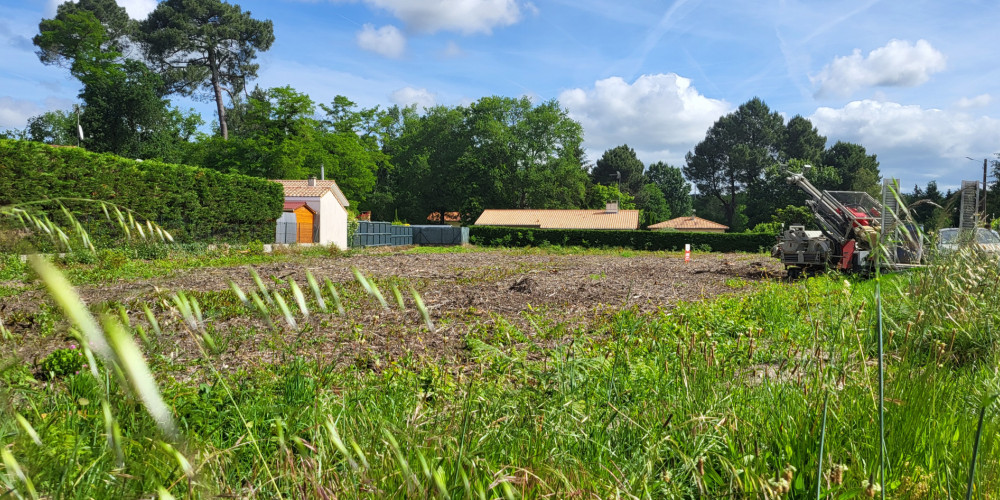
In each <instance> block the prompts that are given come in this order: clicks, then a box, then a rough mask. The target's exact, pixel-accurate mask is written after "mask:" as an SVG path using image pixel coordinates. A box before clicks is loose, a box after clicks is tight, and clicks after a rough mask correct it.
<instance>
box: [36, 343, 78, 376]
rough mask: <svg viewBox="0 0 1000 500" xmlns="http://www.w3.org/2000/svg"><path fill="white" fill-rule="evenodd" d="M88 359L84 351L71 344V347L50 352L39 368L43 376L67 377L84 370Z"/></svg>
mask: <svg viewBox="0 0 1000 500" xmlns="http://www.w3.org/2000/svg"><path fill="white" fill-rule="evenodd" d="M86 361H87V358H86V357H84V356H83V351H81V350H79V349H77V348H76V346H70V348H69V349H56V350H54V351H52V352H51V353H49V355H48V356H46V357H45V359H43V360H42V362H41V363H40V364H39V365H38V369H39V371H41V375H42V377H43V378H49V377H65V376H67V375H73V374H74V373H77V372H79V371H80V370H82V369H83V367H84V365H85V364H86Z"/></svg>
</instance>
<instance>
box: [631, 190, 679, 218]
mask: <svg viewBox="0 0 1000 500" xmlns="http://www.w3.org/2000/svg"><path fill="white" fill-rule="evenodd" d="M635 200H636V206H638V207H639V208H640V209H642V220H643V225H645V226H648V225H650V224H656V223H657V222H663V221H665V220H669V219H670V216H671V212H670V205H669V203H668V202H667V197H666V196H664V195H663V191H661V190H660V187H659V186H657V185H656V184H645V185H643V186H642V188H640V189H639V194H637V195H636V197H635Z"/></svg>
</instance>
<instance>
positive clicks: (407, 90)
mask: <svg viewBox="0 0 1000 500" xmlns="http://www.w3.org/2000/svg"><path fill="white" fill-rule="evenodd" d="M389 100H391V101H392V102H393V104H397V105H399V106H410V105H412V104H416V105H417V109H424V108H430V107H432V106H434V105H435V104H436V103H437V96H436V95H434V93H433V92H430V91H429V90H427V89H415V88H413V87H403V88H401V89H399V90H396V91H393V93H392V95H390V96H389Z"/></svg>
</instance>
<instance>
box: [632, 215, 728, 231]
mask: <svg viewBox="0 0 1000 500" xmlns="http://www.w3.org/2000/svg"><path fill="white" fill-rule="evenodd" d="M668 228H673V229H689V230H690V229H715V230H718V229H723V230H725V229H729V226H726V225H723V224H719V223H718V222H712V221H710V220H707V219H702V218H701V217H695V216H694V215H685V216H684V217H677V218H674V219H670V220H667V221H663V222H658V223H656V224H653V225H652V226H649V229H668Z"/></svg>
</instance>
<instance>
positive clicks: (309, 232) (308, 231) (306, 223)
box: [295, 207, 314, 243]
mask: <svg viewBox="0 0 1000 500" xmlns="http://www.w3.org/2000/svg"><path fill="white" fill-rule="evenodd" d="M313 220H314V216H313V213H312V211H310V210H309V209H308V208H306V207H299V208H296V209H295V222H296V223H297V224H298V226H299V227H298V232H297V237H296V239H295V241H296V242H298V243H313Z"/></svg>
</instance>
